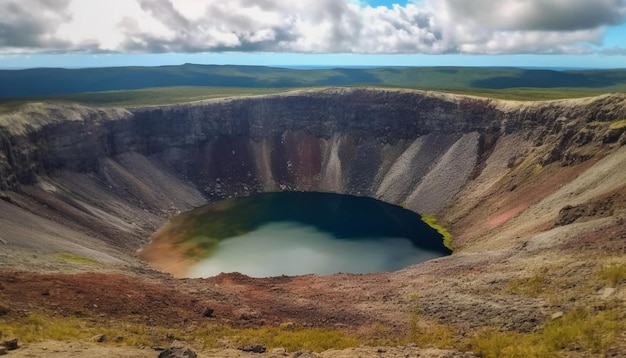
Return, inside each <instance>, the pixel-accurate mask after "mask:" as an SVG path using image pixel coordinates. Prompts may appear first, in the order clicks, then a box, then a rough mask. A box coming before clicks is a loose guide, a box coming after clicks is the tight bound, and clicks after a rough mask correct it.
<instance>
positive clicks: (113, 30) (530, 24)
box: [0, 0, 626, 54]
mask: <svg viewBox="0 0 626 358" xmlns="http://www.w3.org/2000/svg"><path fill="white" fill-rule="evenodd" d="M33 9H37V11H33ZM0 12H1V13H2V14H3V17H2V18H0V53H16V52H18V53H19V52H21V53H36V52H94V53H97V52H134V53H152V52H182V53H185V52H189V53H193V52H219V51H241V52H253V51H262V52H305V53H306V52H311V53H432V54H437V53H473V54H505V53H588V52H592V51H594V50H593V48H594V46H597V45H599V44H600V43H601V40H602V38H603V36H604V33H605V30H606V28H607V26H611V25H615V24H619V23H622V22H624V21H625V19H626V0H472V1H468V0H424V1H415V2H413V3H409V4H407V5H405V6H399V5H394V6H393V7H392V8H386V7H376V8H373V7H370V6H368V5H366V4H365V3H364V2H363V1H357V0H297V1H296V0H294V1H283V0H230V1H221V0H220V1H218V0H207V1H199V0H90V1H85V0H19V1H18V0H3V3H2V4H0Z"/></svg>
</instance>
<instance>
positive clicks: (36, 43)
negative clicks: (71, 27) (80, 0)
mask: <svg viewBox="0 0 626 358" xmlns="http://www.w3.org/2000/svg"><path fill="white" fill-rule="evenodd" d="M69 2H70V0H4V1H2V2H0V14H2V16H0V49H4V51H8V52H13V51H18V52H19V51H20V49H23V50H25V51H28V50H31V49H32V50H37V49H44V50H45V49H54V48H57V47H67V46H70V43H68V42H65V41H63V40H61V39H59V38H56V37H54V36H51V33H53V32H54V31H55V29H56V28H57V27H58V26H59V25H60V24H62V23H63V22H67V21H70V20H71V15H70V13H69V12H68V11H67V7H68V5H69ZM35 9H36V11H34V10H35ZM4 51H3V52H4Z"/></svg>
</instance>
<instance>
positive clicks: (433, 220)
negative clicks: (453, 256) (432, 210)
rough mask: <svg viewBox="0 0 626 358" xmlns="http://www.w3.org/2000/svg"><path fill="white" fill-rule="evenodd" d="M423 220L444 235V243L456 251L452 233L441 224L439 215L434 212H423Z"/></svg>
mask: <svg viewBox="0 0 626 358" xmlns="http://www.w3.org/2000/svg"><path fill="white" fill-rule="evenodd" d="M421 216H422V221H423V222H425V223H426V224H428V226H430V227H431V228H433V229H435V230H436V231H437V232H438V233H439V234H440V235H441V236H443V245H444V246H445V247H447V248H448V249H450V251H454V248H453V246H452V234H451V233H450V232H449V231H448V230H447V229H446V228H445V227H443V226H442V225H441V224H439V223H438V222H437V217H436V216H435V215H432V214H421Z"/></svg>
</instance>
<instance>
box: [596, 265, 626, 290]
mask: <svg viewBox="0 0 626 358" xmlns="http://www.w3.org/2000/svg"><path fill="white" fill-rule="evenodd" d="M599 275H600V278H601V279H602V280H603V281H605V282H607V283H609V284H610V285H611V286H613V287H615V286H616V285H617V284H619V283H621V282H622V281H624V280H626V264H610V265H605V266H602V267H601V268H600V271H599Z"/></svg>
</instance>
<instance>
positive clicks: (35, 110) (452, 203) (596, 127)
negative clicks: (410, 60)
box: [0, 88, 626, 257]
mask: <svg viewBox="0 0 626 358" xmlns="http://www.w3.org/2000/svg"><path fill="white" fill-rule="evenodd" d="M624 118H626V95H606V96H601V97H597V98H590V99H581V100H564V101H551V102H536V103H518V102H505V101H496V100H490V99H478V98H472V97H464V96H454V95H447V94H440V93H427V92H419V91H406V90H378V89H343V88H342V89H325V90H314V91H313V90H311V91H298V92H291V93H286V94H281V95H272V96H262V97H249V98H233V99H222V100H212V101H206V102H198V103H191V104H184V105H171V106H159V107H146V108H128V109H95V108H88V107H84V106H80V105H76V104H60V103H38V104H28V105H25V106H23V107H22V108H20V109H19V110H18V111H16V112H13V113H8V114H2V115H0V189H1V190H4V191H5V193H4V194H3V195H4V197H3V198H4V199H5V202H0V204H1V205H3V206H6V207H7V208H8V207H9V206H12V207H19V208H20V210H21V211H20V212H22V211H23V212H30V213H32V214H33V215H35V216H36V217H37V218H38V219H37V220H47V221H51V222H56V223H58V224H60V225H61V226H63V227H64V228H66V229H71V230H72V232H75V233H80V235H78V234H75V235H74V237H83V236H88V237H89V238H88V239H87V238H84V239H80V240H79V239H67V236H72V235H70V234H68V235H64V234H55V235H56V236H55V237H57V238H58V239H59V240H61V241H63V240H65V241H68V240H70V241H72V240H74V241H75V243H76V244H77V245H82V246H84V247H86V248H90V247H92V246H93V245H95V243H100V242H103V241H104V242H105V243H107V248H108V250H113V252H112V256H115V257H121V256H120V255H122V253H123V252H128V251H132V250H129V249H136V248H137V247H139V246H140V244H141V243H142V242H145V240H146V239H147V237H148V236H149V234H150V233H151V232H152V231H153V230H154V229H156V228H157V227H158V226H159V225H160V224H161V223H163V221H164V220H165V219H166V218H168V217H171V216H172V215H174V214H175V213H176V212H179V211H180V210H187V209H189V208H191V207H193V206H198V205H201V204H202V203H204V202H206V201H207V200H217V199H220V198H227V197H232V196H242V195H249V194H251V193H254V192H260V191H275V190H310V191H314V190H315V191H332V192H339V193H348V194H355V195H365V196H371V197H375V198H378V199H381V200H383V201H386V202H390V203H394V204H400V203H402V204H403V205H406V207H408V208H410V209H412V210H415V211H418V212H427V213H436V214H440V216H441V217H442V218H443V220H444V222H446V223H447V224H449V225H450V226H451V227H452V228H453V229H455V230H456V231H457V236H459V237H460V239H459V241H458V242H459V244H460V245H465V243H466V242H471V241H472V240H475V239H476V237H479V236H481V235H483V234H484V233H485V232H488V231H489V230H493V229H494V228H496V227H500V226H501V225H503V224H504V223H505V222H507V221H508V219H506V220H504V221H502V222H500V223H498V222H495V224H493V225H491V224H490V225H491V226H489V225H487V226H480V225H474V224H472V221H471V220H474V219H476V220H480V221H481V222H483V223H484V222H485V221H489V220H491V219H493V218H491V216H490V215H493V214H495V213H496V212H497V211H498V210H500V209H501V208H500V207H499V205H500V206H501V204H502V203H501V202H498V200H500V199H501V198H502V197H504V196H503V195H504V194H502V193H507V192H506V190H509V193H510V192H514V191H516V190H517V192H523V191H524V190H528V191H529V192H532V191H533V188H535V187H536V185H539V184H537V183H536V180H539V179H537V178H542V175H547V174H543V173H549V172H551V171H554V173H565V172H567V173H570V174H568V175H569V176H567V178H564V179H563V180H564V181H563V182H562V183H561V185H563V184H566V183H568V182H569V181H571V180H574V179H575V177H576V176H577V175H580V173H582V172H583V171H584V170H587V169H589V168H591V167H592V166H593V165H595V163H596V162H597V161H598V160H600V159H601V158H602V157H605V156H613V157H616V158H622V159H620V160H616V162H615V163H613V165H621V164H620V163H622V162H623V157H624V154H623V153H622V152H623V150H622V151H620V150H619V148H620V146H622V145H623V144H625V143H626V135H625V134H624V132H625V129H626V125H624V123H623V119H624ZM620 121H622V122H620ZM572 168H574V169H572ZM616 168H617V167H616ZM583 169H584V170H583ZM542 180H543V179H542ZM616 185H617V184H615V185H612V186H611V187H610V188H608V187H607V189H606V190H601V191H600V192H599V193H598V195H601V194H604V193H605V192H608V191H611V190H617V189H619V185H618V186H617V187H616ZM513 187H515V188H514V189H511V188H513ZM517 188H520V189H517ZM554 190H556V188H552V189H546V194H548V193H552V192H553V191H554ZM497 193H501V194H502V195H500V196H498V198H500V199H497V198H496V197H495V196H494V195H496V194H497ZM506 195H509V196H510V194H506ZM507 198H508V196H507ZM490 200H491V201H490ZM538 200H539V199H537V200H535V201H532V203H536V202H537V201H538ZM513 201H514V199H511V203H513ZM507 205H508V204H507ZM511 205H513V204H511ZM529 205H530V204H529ZM505 206H506V205H505ZM479 207H481V208H482V210H477V208H479ZM527 208H528V207H524V208H523V209H520V210H519V211H518V212H516V213H515V215H513V216H511V217H514V216H516V215H518V214H519V213H520V212H522V211H524V210H526V209H527ZM509 209H513V207H512V208H509ZM558 209H560V208H556V209H555V210H558ZM475 211H478V212H480V213H484V215H483V214H480V215H478V216H472V215H475V214H473V213H474V212H475ZM8 212H9V211H8V209H6V210H3V211H2V214H0V220H4V221H3V222H0V224H4V225H5V227H8V226H9V225H12V226H11V227H16V228H15V233H14V234H13V236H11V237H13V238H15V239H12V238H8V239H5V240H13V242H18V243H20V245H22V246H24V247H26V246H28V245H27V244H26V243H27V242H28V240H30V239H28V235H30V234H29V233H30V231H28V230H26V231H24V230H21V231H20V230H18V229H17V226H19V225H18V224H17V223H16V222H17V221H18V220H22V219H23V220H26V221H27V222H28V220H31V221H32V220H33V219H32V218H31V219H27V218H26V217H24V218H20V217H18V216H15V215H17V214H15V213H13V216H11V215H9V214H6V213H8ZM20 215H22V214H20ZM24 215H26V214H24ZM28 215H31V214H28ZM481 215H482V216H481ZM550 215H553V214H550ZM496 221H497V220H496ZM460 223H462V225H463V226H467V229H468V230H467V232H468V233H467V234H464V233H462V232H461V228H460V225H461V224H460ZM481 225H482V224H481ZM494 225H495V226H494ZM40 226H46V224H45V223H43V222H42V223H41V225H40ZM31 229H32V230H35V231H37V232H42V233H43V234H42V235H44V234H45V231H46V230H45V229H42V228H41V227H39V226H37V227H36V228H31ZM32 230H31V231H32ZM463 231H465V229H463ZM118 249H119V250H118Z"/></svg>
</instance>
